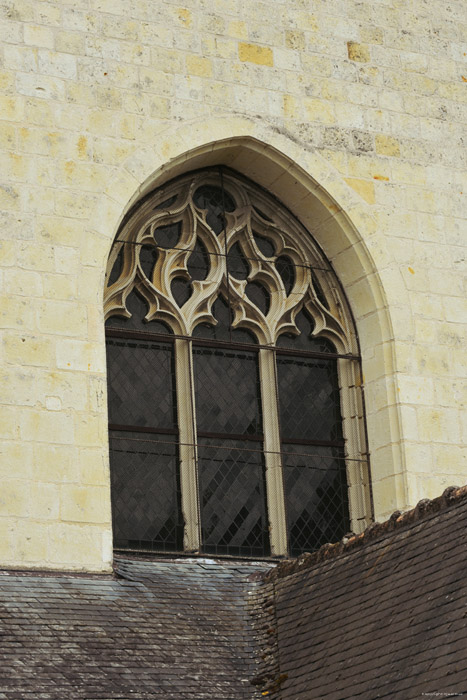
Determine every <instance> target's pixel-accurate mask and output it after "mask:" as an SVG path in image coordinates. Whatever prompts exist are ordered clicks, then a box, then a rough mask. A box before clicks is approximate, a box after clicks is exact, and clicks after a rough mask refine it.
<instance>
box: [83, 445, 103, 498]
mask: <svg viewBox="0 0 467 700" xmlns="http://www.w3.org/2000/svg"><path fill="white" fill-rule="evenodd" d="M79 465H80V472H79V478H80V483H81V484H89V485H90V486H103V487H105V488H106V489H109V451H108V447H107V445H106V446H105V448H103V447H87V448H81V449H80V458H79Z"/></svg>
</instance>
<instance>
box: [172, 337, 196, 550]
mask: <svg viewBox="0 0 467 700" xmlns="http://www.w3.org/2000/svg"><path fill="white" fill-rule="evenodd" d="M191 346H192V343H191V341H189V340H182V339H177V340H176V341H175V364H176V373H175V374H176V392H177V408H178V430H179V439H180V446H179V454H180V488H181V492H182V513H183V520H184V535H183V544H184V550H185V551H188V552H197V551H198V550H199V548H200V531H199V502H198V478H197V470H196V463H197V448H196V416H195V400H194V382H193V363H192V361H191Z"/></svg>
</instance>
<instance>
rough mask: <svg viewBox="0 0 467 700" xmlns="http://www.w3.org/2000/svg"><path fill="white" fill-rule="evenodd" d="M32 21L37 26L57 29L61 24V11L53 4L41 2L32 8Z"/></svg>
mask: <svg viewBox="0 0 467 700" xmlns="http://www.w3.org/2000/svg"><path fill="white" fill-rule="evenodd" d="M34 19H35V20H36V22H37V23H38V24H46V25H50V26H52V27H58V26H60V24H61V19H62V9H61V7H57V5H54V4H53V3H47V2H41V3H40V4H39V5H36V6H35V8H34Z"/></svg>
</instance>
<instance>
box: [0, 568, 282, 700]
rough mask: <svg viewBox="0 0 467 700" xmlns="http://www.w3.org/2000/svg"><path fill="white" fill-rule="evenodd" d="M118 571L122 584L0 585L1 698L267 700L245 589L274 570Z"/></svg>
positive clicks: (36, 578) (72, 580) (15, 578)
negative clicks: (255, 575) (258, 681)
mask: <svg viewBox="0 0 467 700" xmlns="http://www.w3.org/2000/svg"><path fill="white" fill-rule="evenodd" d="M116 563H117V566H116V572H117V575H118V578H111V577H103V576H100V577H99V576H94V577H92V576H88V577H79V576H60V575H51V574H46V575H42V576H40V575H37V574H29V575H24V574H23V575H13V574H12V573H9V574H7V573H6V572H5V575H3V576H1V577H0V631H1V634H0V659H1V663H0V698H2V699H8V700H13V699H15V700H16V699H17V700H27V699H30V700H32V699H34V700H39V699H41V700H45V699H47V700H68V699H72V700H74V699H76V700H78V699H85V700H94V699H95V700H97V699H99V700H117V698H118V700H130V699H132V698H135V699H138V700H139V699H143V698H144V699H147V698H155V697H160V698H167V699H173V700H175V699H176V700H183V699H185V698H190V700H201V699H204V698H210V699H213V698H215V699H216V700H220V699H221V698H222V699H224V698H225V700H243V699H244V698H245V699H246V698H249V699H250V698H252V697H253V698H254V697H261V695H260V693H259V691H258V692H257V691H255V689H254V688H253V686H251V685H250V679H251V678H252V676H254V675H255V672H256V671H255V669H256V662H255V658H254V653H253V646H252V645H253V634H252V628H251V625H250V622H249V620H250V617H249V612H248V610H247V603H248V595H247V590H246V589H247V588H248V589H249V590H251V589H252V587H254V586H255V585H257V584H254V583H249V582H248V578H249V575H250V574H251V572H252V571H258V570H264V569H265V568H268V567H270V566H271V564H265V563H252V564H249V563H238V562H237V563H229V562H215V563H214V562H211V561H209V560H202V559H198V560H195V561H193V560H191V561H186V560H183V559H181V560H174V561H168V560H159V561H129V560H126V559H118V560H117V562H116Z"/></svg>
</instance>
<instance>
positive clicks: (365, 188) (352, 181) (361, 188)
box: [344, 177, 375, 204]
mask: <svg viewBox="0 0 467 700" xmlns="http://www.w3.org/2000/svg"><path fill="white" fill-rule="evenodd" d="M344 179H345V182H346V183H347V184H348V185H350V187H351V188H352V189H353V190H354V191H355V192H356V193H357V194H358V195H359V196H360V197H361V198H362V199H364V200H365V202H367V203H368V204H374V203H375V186H374V184H373V182H372V181H371V180H362V179H360V178H354V177H346V178H344Z"/></svg>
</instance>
